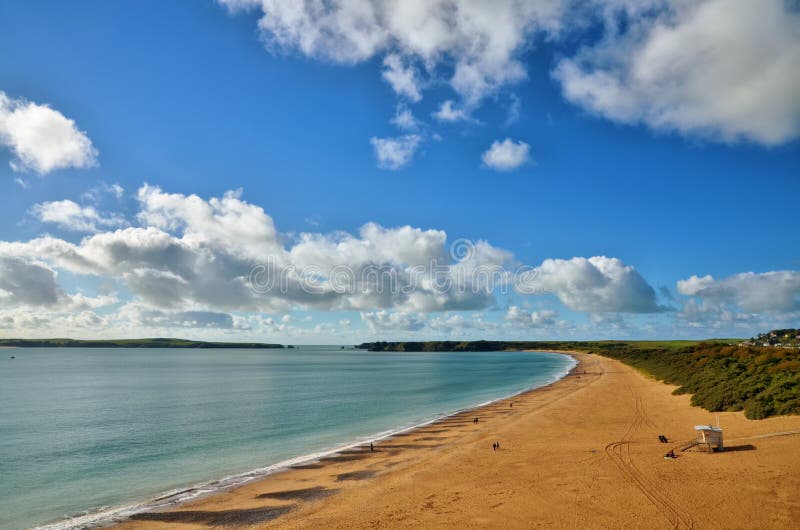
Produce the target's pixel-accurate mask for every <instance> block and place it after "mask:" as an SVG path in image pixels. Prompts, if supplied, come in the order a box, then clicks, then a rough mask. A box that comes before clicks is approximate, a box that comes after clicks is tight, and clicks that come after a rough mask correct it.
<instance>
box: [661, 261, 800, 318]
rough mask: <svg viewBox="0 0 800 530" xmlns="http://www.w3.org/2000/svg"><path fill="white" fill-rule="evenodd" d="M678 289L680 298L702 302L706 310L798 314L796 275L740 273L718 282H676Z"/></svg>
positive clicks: (799, 300)
mask: <svg viewBox="0 0 800 530" xmlns="http://www.w3.org/2000/svg"><path fill="white" fill-rule="evenodd" d="M677 288H678V292H679V293H680V294H683V295H686V296H692V297H697V298H699V299H700V300H702V302H703V303H704V304H706V306H705V307H706V308H709V307H718V306H729V307H730V308H733V309H738V310H743V311H745V312H750V313H760V312H778V313H781V312H792V311H800V272H799V271H770V272H764V273H754V272H743V273H740V274H734V275H733V276H728V277H727V278H723V279H721V280H715V279H714V278H713V277H712V276H703V277H697V276H691V277H690V278H688V279H686V280H681V281H679V282H678V284H677ZM697 308H698V306H696V305H695V306H693V307H692V309H693V310H697Z"/></svg>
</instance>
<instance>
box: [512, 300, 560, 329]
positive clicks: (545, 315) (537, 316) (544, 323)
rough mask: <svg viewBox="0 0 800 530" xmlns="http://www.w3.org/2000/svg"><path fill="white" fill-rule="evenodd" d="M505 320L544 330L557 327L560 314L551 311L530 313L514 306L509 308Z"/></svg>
mask: <svg viewBox="0 0 800 530" xmlns="http://www.w3.org/2000/svg"><path fill="white" fill-rule="evenodd" d="M503 318H504V319H505V320H507V321H508V322H511V323H514V324H520V325H523V326H528V327H533V328H543V327H551V326H555V325H556V319H557V318H558V312H557V311H553V310H551V309H543V310H541V311H533V312H529V311H525V310H524V309H522V308H520V307H519V306H515V305H512V306H510V307H509V308H508V310H507V311H506V314H505V315H504V316H503Z"/></svg>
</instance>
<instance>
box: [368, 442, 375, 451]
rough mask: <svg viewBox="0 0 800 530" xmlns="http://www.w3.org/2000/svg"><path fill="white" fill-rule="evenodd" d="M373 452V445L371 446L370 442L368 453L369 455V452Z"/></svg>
mask: <svg viewBox="0 0 800 530" xmlns="http://www.w3.org/2000/svg"><path fill="white" fill-rule="evenodd" d="M373 451H375V446H374V445H372V442H370V443H369V452H370V453H371V452H373Z"/></svg>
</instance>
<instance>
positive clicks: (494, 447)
mask: <svg viewBox="0 0 800 530" xmlns="http://www.w3.org/2000/svg"><path fill="white" fill-rule="evenodd" d="M492 451H497V442H495V443H493V444H492Z"/></svg>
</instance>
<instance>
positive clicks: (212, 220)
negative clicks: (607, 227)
mask: <svg viewBox="0 0 800 530" xmlns="http://www.w3.org/2000/svg"><path fill="white" fill-rule="evenodd" d="M137 197H138V200H139V205H140V210H139V213H138V215H137V218H138V220H139V222H140V223H141V224H142V226H135V227H126V228H122V229H117V230H113V231H103V232H98V233H96V234H93V235H90V236H88V237H85V238H84V239H82V240H81V241H80V242H79V243H71V242H68V241H64V240H61V239H58V238H54V237H51V236H44V237H40V238H36V239H33V240H30V241H27V242H0V256H7V257H9V258H15V259H17V258H18V259H24V260H29V261H30V260H33V259H41V260H42V261H43V262H46V263H49V264H51V265H52V266H53V267H55V268H61V269H64V270H67V271H70V272H72V273H74V274H79V275H95V276H100V277H108V278H119V279H121V280H122V282H123V283H124V285H125V286H126V288H127V289H128V290H130V291H131V292H132V294H133V295H134V296H136V297H137V298H138V299H139V300H140V301H142V302H143V303H146V304H148V305H150V306H152V307H154V308H160V309H169V310H175V311H176V310H188V309H192V310H195V309H197V308H213V309H215V310H228V311H231V310H233V311H276V310H286V309H290V308H292V307H307V308H314V309H323V310H326V309H351V310H364V309H374V308H395V309H399V310H407V311H442V310H449V309H475V308H480V307H486V306H487V305H489V304H491V303H492V302H493V295H492V293H491V289H490V285H488V284H485V283H482V282H479V283H476V284H473V283H472V280H471V277H470V276H469V275H466V274H464V273H465V271H469V270H472V269H474V268H476V267H481V266H499V265H500V262H502V260H506V259H507V258H508V256H509V255H508V253H506V252H505V251H502V250H500V249H495V248H494V247H492V246H491V245H489V244H488V243H485V242H480V243H478V244H477V245H476V246H475V249H476V250H475V252H473V253H471V254H470V255H468V256H464V257H463V258H462V259H458V260H454V259H453V258H452V257H450V255H449V254H448V253H447V252H446V249H445V244H446V234H445V233H444V232H442V231H439V230H421V229H418V228H412V227H409V226H401V227H397V228H385V227H382V226H379V225H377V224H374V223H367V224H366V225H364V226H363V227H362V228H361V230H360V232H359V234H358V235H352V234H348V233H344V232H337V233H333V234H311V233H305V234H300V235H299V236H297V237H296V239H295V241H294V243H293V244H292V245H291V246H289V247H288V248H287V247H286V246H285V245H284V241H283V238H282V237H281V236H279V234H278V233H277V231H276V229H275V226H274V223H273V221H272V218H271V217H269V216H268V215H267V214H266V213H265V212H264V211H263V209H261V208H260V207H258V206H256V205H253V204H249V203H247V202H245V201H243V200H242V199H241V198H240V196H239V194H238V193H237V192H229V193H226V194H225V195H223V197H221V198H212V199H210V200H204V199H201V198H200V197H198V196H196V195H182V194H170V193H165V192H163V191H162V190H161V189H159V188H156V187H153V186H148V185H145V186H142V188H140V190H139V191H138V193H137ZM434 269H436V270H434ZM435 274H439V275H440V277H434V275H435ZM440 280H441V281H442V282H443V283H442V285H439V284H438V283H437V281H440ZM4 289H5V288H4ZM6 290H8V289H6Z"/></svg>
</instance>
